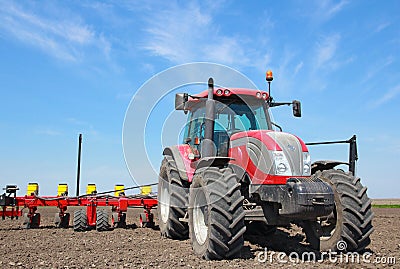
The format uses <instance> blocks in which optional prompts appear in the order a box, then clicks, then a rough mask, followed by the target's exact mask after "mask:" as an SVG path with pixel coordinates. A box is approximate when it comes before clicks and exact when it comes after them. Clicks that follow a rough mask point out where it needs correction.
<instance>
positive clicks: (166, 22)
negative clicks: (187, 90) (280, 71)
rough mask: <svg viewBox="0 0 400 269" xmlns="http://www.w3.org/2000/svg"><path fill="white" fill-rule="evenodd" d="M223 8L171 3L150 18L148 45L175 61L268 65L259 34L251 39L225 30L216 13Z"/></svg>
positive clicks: (146, 44) (153, 52) (154, 50)
mask: <svg viewBox="0 0 400 269" xmlns="http://www.w3.org/2000/svg"><path fill="white" fill-rule="evenodd" d="M219 8H222V7H221V5H213V6H211V7H207V12H204V7H202V6H201V5H199V4H196V3H192V2H191V3H190V4H188V5H186V6H183V5H179V6H178V5H177V4H171V3H169V5H167V6H166V7H165V8H161V11H159V12H156V13H155V14H152V16H151V20H147V22H146V23H147V27H145V31H146V33H147V35H148V36H147V37H145V45H144V46H143V47H144V49H145V50H147V51H149V52H150V53H151V54H153V55H156V56H161V57H163V58H165V59H167V60H169V61H171V62H173V63H185V62H191V61H216V62H218V63H222V64H228V65H233V66H236V67H243V66H251V67H259V68H262V69H265V66H261V65H262V64H265V63H266V62H269V58H270V57H269V52H265V51H255V49H254V42H255V41H254V39H257V37H253V38H252V40H249V38H248V37H243V36H238V35H235V34H231V35H227V34H221V32H220V31H219V24H218V20H216V17H217V15H215V14H216V13H218V11H219V10H218V9H219ZM152 12H153V13H154V10H152ZM269 24H272V22H271V21H270V20H269V21H268V25H269ZM265 27H267V26H265ZM249 44H252V45H249Z"/></svg>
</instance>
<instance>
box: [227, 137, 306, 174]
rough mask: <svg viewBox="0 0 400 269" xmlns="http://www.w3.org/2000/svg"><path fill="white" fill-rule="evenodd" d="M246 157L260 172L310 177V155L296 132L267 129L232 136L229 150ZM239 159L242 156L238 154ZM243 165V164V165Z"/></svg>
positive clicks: (233, 153)
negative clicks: (294, 133) (293, 133)
mask: <svg viewBox="0 0 400 269" xmlns="http://www.w3.org/2000/svg"><path fill="white" fill-rule="evenodd" d="M239 148H240V149H239ZM244 150H245V153H246V154H247V155H248V157H249V159H250V160H249V162H251V163H250V165H249V164H247V165H245V166H242V167H253V166H254V168H255V169H257V170H259V171H260V172H262V173H263V174H269V175H278V176H309V175H310V171H311V168H310V157H309V153H308V149H307V147H306V145H305V144H304V142H303V141H302V140H301V139H300V138H298V137H297V136H295V135H292V134H288V133H283V132H275V131H270V130H255V131H247V132H240V133H236V134H234V135H232V136H231V140H230V152H231V156H232V157H233V158H235V157H236V158H238V157H239V156H235V155H236V154H238V153H239V151H240V154H243V153H244V152H243V151H244ZM239 159H243V157H242V158H240V157H239ZM242 165H243V164H242Z"/></svg>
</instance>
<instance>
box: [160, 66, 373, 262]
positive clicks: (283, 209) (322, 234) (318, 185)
mask: <svg viewBox="0 0 400 269" xmlns="http://www.w3.org/2000/svg"><path fill="white" fill-rule="evenodd" d="M272 79H273V78H272V72H270V71H268V72H267V81H268V84H269V86H270V82H271V81H272ZM279 105H292V106H293V114H294V116H296V117H300V116H301V106H300V102H299V101H293V102H291V103H277V102H274V101H273V99H272V97H271V96H270V88H269V90H268V92H263V91H258V90H252V89H237V88H229V89H227V88H217V87H216V88H214V82H213V79H212V78H210V79H209V81H208V91H204V92H202V93H200V94H197V95H189V94H186V93H184V94H176V97H175V109H176V110H183V111H184V112H185V113H188V122H187V125H186V130H185V133H184V141H183V144H181V145H176V146H171V147H167V148H165V149H164V151H163V155H164V159H163V161H162V164H161V168H160V174H159V184H158V186H159V187H158V188H159V189H158V216H159V226H160V231H161V234H162V236H164V237H168V238H172V239H186V238H188V237H190V239H191V243H192V247H193V250H194V252H195V253H196V254H198V255H200V256H202V257H203V258H205V259H210V260H214V259H229V258H234V257H237V256H238V255H239V254H240V251H241V248H242V246H243V243H244V239H243V238H244V237H243V235H244V233H245V232H246V229H247V232H249V233H259V234H260V233H261V234H265V235H267V234H270V233H272V232H274V231H275V229H276V227H278V226H288V225H290V224H291V223H293V224H296V225H299V226H301V227H302V228H303V230H304V232H305V234H306V238H307V241H308V242H309V243H310V245H311V246H312V247H313V248H315V249H316V250H319V251H325V250H332V251H336V250H343V248H341V249H339V248H338V245H337V244H338V243H339V242H341V241H345V242H346V243H347V249H346V250H347V251H360V250H363V249H364V248H365V247H366V246H367V245H368V244H369V243H370V238H369V236H370V234H371V233H372V231H373V227H372V218H373V213H372V211H371V200H370V199H369V198H368V196H367V193H366V190H367V188H366V187H364V186H363V185H362V184H361V182H360V179H359V178H357V177H355V176H354V175H353V174H354V164H355V157H354V156H353V158H352V160H351V161H350V163H348V164H349V165H350V169H349V172H344V171H343V170H341V169H335V167H336V166H338V165H339V164H343V163H341V162H333V161H318V162H315V163H313V164H311V161H310V154H309V152H308V149H307V146H306V144H305V143H304V142H303V141H302V140H301V139H300V138H298V137H297V136H295V135H292V134H288V133H284V132H281V131H274V130H273V125H275V124H274V123H272V122H271V119H270V116H269V109H270V108H271V107H274V106H279ZM352 142H353V143H352V144H351V147H350V149H351V154H353V155H355V153H354V152H355V139H353V141H352ZM352 148H353V151H352ZM352 172H353V173H352Z"/></svg>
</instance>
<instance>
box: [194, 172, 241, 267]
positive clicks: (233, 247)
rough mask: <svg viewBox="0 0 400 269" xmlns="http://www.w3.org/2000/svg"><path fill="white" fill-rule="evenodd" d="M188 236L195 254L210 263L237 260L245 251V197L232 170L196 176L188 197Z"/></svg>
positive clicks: (203, 173)
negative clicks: (241, 252)
mask: <svg viewBox="0 0 400 269" xmlns="http://www.w3.org/2000/svg"><path fill="white" fill-rule="evenodd" d="M188 211H189V232H190V238H191V242H192V247H193V250H194V252H195V253H196V254H197V255H199V256H201V257H203V258H205V259H207V260H222V259H230V258H235V257H237V256H238V255H239V254H240V251H241V249H242V247H243V243H244V239H243V234H244V233H245V231H246V226H245V223H244V217H245V212H244V209H243V196H242V195H241V193H240V183H238V178H237V175H236V174H234V173H233V172H232V170H231V169H229V168H226V169H218V168H216V167H211V168H207V169H206V170H205V171H204V172H202V173H199V174H196V175H195V176H194V178H193V182H192V185H191V187H190V195H189V210H188Z"/></svg>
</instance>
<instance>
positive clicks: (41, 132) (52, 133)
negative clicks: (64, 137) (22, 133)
mask: <svg viewBox="0 0 400 269" xmlns="http://www.w3.org/2000/svg"><path fill="white" fill-rule="evenodd" d="M36 134H39V135H48V136H58V135H61V134H62V133H61V132H60V131H57V130H53V129H51V128H45V129H41V130H36Z"/></svg>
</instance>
